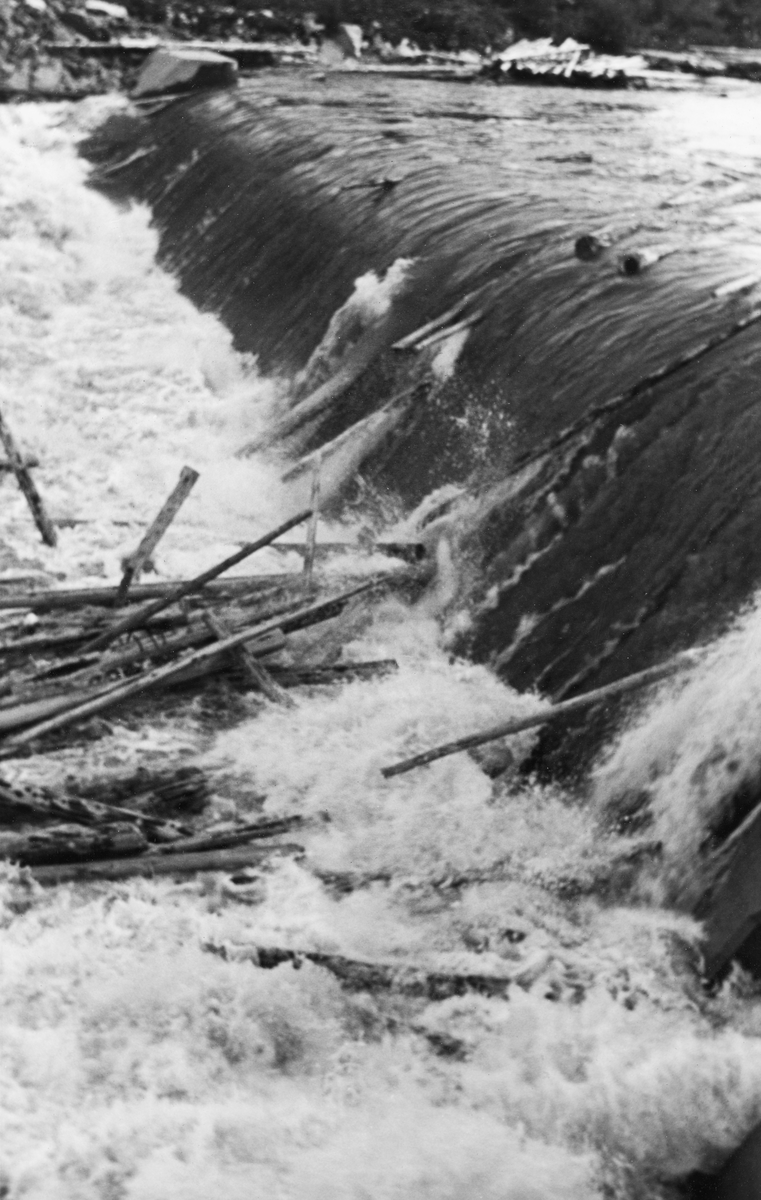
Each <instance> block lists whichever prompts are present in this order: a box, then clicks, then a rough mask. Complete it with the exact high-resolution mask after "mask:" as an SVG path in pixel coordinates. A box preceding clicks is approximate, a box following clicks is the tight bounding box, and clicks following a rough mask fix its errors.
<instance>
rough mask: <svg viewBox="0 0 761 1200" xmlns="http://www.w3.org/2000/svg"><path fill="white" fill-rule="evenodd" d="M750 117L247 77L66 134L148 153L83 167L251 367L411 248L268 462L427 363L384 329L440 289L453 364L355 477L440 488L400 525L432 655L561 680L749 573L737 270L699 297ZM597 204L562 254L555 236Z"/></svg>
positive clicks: (743, 197)
mask: <svg viewBox="0 0 761 1200" xmlns="http://www.w3.org/2000/svg"><path fill="white" fill-rule="evenodd" d="M759 115H761V92H760V91H758V90H757V89H755V88H754V87H753V86H752V85H747V86H746V85H739V84H738V85H733V86H732V88H731V90H730V91H729V92H728V93H726V94H722V92H721V91H720V90H719V89H718V88H717V87H715V86H714V85H713V84H707V85H705V86H700V87H698V86H696V87H695V88H693V89H691V90H686V91H677V92H657V93H656V92H638V91H634V92H626V93H608V94H601V93H592V92H590V93H584V92H579V91H575V90H573V91H572V90H568V91H564V90H562V89H543V88H521V87H502V88H499V87H496V86H494V85H491V84H470V85H463V84H455V83H432V82H428V81H411V80H398V79H393V80H389V79H383V78H381V77H377V76H372V75H363V74H350V73H346V74H334V75H328V76H327V77H325V78H323V79H320V78H318V77H315V76H314V75H312V74H310V73H305V72H288V71H272V72H263V73H261V74H259V75H257V76H256V77H255V78H254V79H249V80H246V81H245V82H244V83H243V84H242V85H241V87H240V88H239V89H238V90H237V91H234V92H225V93H217V94H210V95H208V96H198V97H195V98H189V99H186V100H183V101H181V102H179V103H176V104H174V105H171V106H170V107H168V108H166V109H165V110H163V111H161V112H159V113H157V114H155V115H153V116H151V117H141V118H140V119H139V120H138V121H135V122H125V121H123V120H120V121H118V122H113V121H112V122H111V124H110V126H109V128H108V129H106V130H104V132H103V134H102V135H101V136H100V137H98V138H95V139H93V140H92V141H91V142H90V144H89V147H88V153H89V154H90V156H91V157H92V158H93V159H94V160H95V161H96V162H97V163H99V164H100V166H101V169H102V166H103V164H104V163H106V164H107V163H109V162H111V163H116V162H120V161H123V160H124V159H126V156H127V155H129V154H132V153H133V152H134V150H135V149H136V148H140V149H143V150H148V151H149V153H147V154H145V155H144V156H143V157H142V158H139V159H136V160H135V162H134V163H133V164H131V165H128V166H125V167H124V168H122V169H121V170H119V171H118V172H117V173H116V174H115V175H113V176H110V177H109V179H110V180H111V183H110V186H113V181H114V180H118V183H119V188H120V189H123V190H127V191H128V192H129V193H130V194H132V195H134V196H136V197H138V198H140V199H142V200H144V201H147V202H148V203H149V204H150V205H151V207H152V211H153V214H154V220H155V223H156V226H157V228H158V231H159V234H160V257H161V261H162V262H163V264H164V265H165V266H167V267H169V268H170V269H171V270H173V271H174V272H175V273H176V274H177V276H178V277H179V279H180V281H181V284H182V287H183V289H184V290H185V291H186V292H187V294H188V295H189V296H190V297H191V298H192V299H193V300H194V301H195V302H196V303H197V304H199V305H200V306H201V307H205V308H210V309H212V310H214V311H215V312H217V313H219V314H220V315H221V317H222V318H223V319H224V321H225V322H226V323H227V324H228V326H229V327H230V328H231V330H232V331H233V333H234V336H235V340H236V344H237V346H238V348H239V349H241V350H247V351H254V352H256V353H257V354H258V355H259V361H260V365H261V367H262V369H263V370H264V371H265V372H275V373H278V374H283V375H293V374H294V373H295V372H297V371H299V370H302V369H303V368H304V366H305V364H306V363H307V361H308V360H309V358H310V355H311V354H312V353H313V352H314V351H315V348H316V347H317V346H318V345H319V344H320V342H321V340H322V339H324V337H325V334H326V331H327V330H328V327H329V325H330V322H331V318H333V316H334V314H335V313H336V312H337V310H339V309H341V307H342V306H344V305H346V304H347V301H349V300H350V297H351V296H352V293H353V290H354V284H355V281H356V280H357V278H358V277H360V276H363V275H365V274H366V273H367V272H369V271H374V272H375V273H376V274H377V275H378V276H379V277H381V278H382V277H383V276H384V273H385V272H387V271H388V270H389V268H391V267H392V265H393V264H394V263H395V262H397V261H398V260H399V259H409V260H412V265H411V266H410V267H409V268H408V271H407V274H406V277H405V282H404V284H403V285H402V286H401V287H400V288H399V289H398V290H397V292H396V294H395V296H394V298H393V301H392V303H391V305H390V308H389V309H388V311H387V312H386V313H385V315H383V316H382V317H380V318H379V319H377V320H375V321H370V322H369V323H368V322H365V323H364V324H362V323H361V322H360V324H359V325H357V323H356V322H355V323H354V326H351V322H349V323H348V324H347V330H349V331H348V332H347V331H346V330H345V331H344V335H343V336H344V344H343V345H342V344H341V336H340V335H339V336H338V337H337V338H336V337H334V338H333V340H332V343H331V346H330V347H329V349H330V355H329V356H328V357H329V358H330V363H331V364H332V367H331V369H333V368H336V366H338V367H340V366H344V367H345V368H346V369H347V372H348V376H349V377H351V378H353V380H354V381H353V382H352V383H351V385H350V386H348V387H345V388H344V389H343V390H342V391H341V392H340V394H337V395H336V396H335V398H334V399H333V401H332V402H331V403H330V404H329V405H326V406H325V407H324V408H323V409H322V410H321V411H320V413H319V415H318V416H317V417H316V418H313V419H311V420H309V421H305V422H303V423H302V424H301V425H300V426H299V428H298V430H296V432H295V433H293V434H292V435H291V436H290V437H289V439H288V441H287V443H286V444H287V446H288V447H289V448H290V451H291V452H292V453H293V454H297V453H302V452H304V451H305V450H310V449H313V448H315V447H317V446H319V445H321V444H325V443H328V442H330V441H331V439H333V438H335V437H336V436H337V435H339V434H341V433H342V432H344V431H346V430H348V429H350V428H351V427H353V426H355V425H356V423H357V422H359V421H360V420H362V419H363V418H366V417H368V416H369V415H370V414H373V413H376V412H378V411H379V409H381V407H382V406H383V405H384V404H385V403H386V402H387V401H388V400H389V398H390V397H393V396H395V395H396V394H397V393H399V392H400V391H403V390H404V389H405V388H408V387H410V386H411V385H413V384H415V383H416V382H420V381H421V380H423V381H424V380H426V379H429V378H430V377H431V370H432V362H433V359H434V357H435V355H436V354H437V353H438V352H439V351H440V350H441V349H442V346H443V343H441V342H439V343H437V344H436V345H435V346H434V347H432V348H431V349H430V350H428V351H425V352H423V353H421V354H415V353H406V354H405V353H400V352H398V351H394V350H392V349H391V348H390V347H391V344H392V343H393V342H394V341H396V340H397V339H399V338H401V337H403V336H404V335H406V334H409V333H410V332H411V331H413V330H415V329H416V328H418V327H419V326H420V325H422V324H423V323H424V322H426V321H429V320H431V319H432V318H435V317H436V316H438V315H440V314H442V313H443V312H445V311H446V310H447V309H449V308H451V307H452V306H456V305H457V304H458V303H459V302H460V301H462V300H463V298H466V297H470V298H469V299H467V301H466V303H465V305H464V308H463V311H462V313H460V314H459V316H455V317H453V318H452V322H453V323H454V322H456V321H457V320H458V319H460V317H462V315H463V313H464V314H465V316H468V315H470V316H480V320H478V321H477V322H476V323H474V324H473V325H472V326H471V327H470V328H469V330H468V332H467V335H466V333H465V332H462V334H461V337H460V341H458V342H456V343H455V342H454V341H452V342H451V349H452V361H453V363H454V364H455V365H454V370H453V373H452V374H451V375H450V377H449V378H447V379H444V378H442V377H441V376H442V375H443V374H446V372H445V371H443V370H441V369H439V370H438V373H437V372H436V371H435V370H434V376H435V386H434V387H433V388H430V389H428V390H426V389H425V388H424V389H423V390H418V391H417V392H415V393H413V395H412V397H411V398H410V399H406V400H404V401H403V402H402V403H401V406H400V408H399V410H398V412H397V413H396V415H395V417H394V421H393V423H392V424H393V428H392V429H391V431H390V432H389V433H388V435H387V436H385V437H384V438H383V440H382V441H381V442H380V443H378V439H375V441H373V442H372V443H370V442H368V443H367V449H366V452H364V451H363V452H362V453H361V454H360V457H361V458H363V459H364V461H363V462H362V466H361V470H362V476H363V479H364V482H365V485H366V487H367V488H370V489H371V490H373V489H374V491H375V492H376V494H379V495H381V496H386V497H394V498H396V500H397V501H398V505H399V506H401V507H402V508H403V509H406V510H411V509H412V508H413V507H414V506H415V505H417V504H418V503H419V502H420V501H422V500H423V499H424V498H425V497H426V496H428V495H429V494H430V493H431V492H433V491H434V490H435V489H438V488H442V487H444V485H456V486H457V488H458V489H459V497H458V498H455V499H454V500H449V501H448V502H447V504H446V505H442V506H441V508H440V511H439V514H438V516H437V518H436V520H434V521H431V522H430V523H429V525H428V532H429V534H430V536H431V537H432V538H433V537H434V536H438V535H439V534H441V533H446V535H447V536H448V538H449V540H450V542H451V543H452V545H453V549H454V558H455V563H456V564H457V566H458V569H459V575H458V595H457V601H456V604H457V605H459V606H462V605H463V604H464V605H466V606H467V607H468V609H469V612H470V614H471V616H472V618H473V619H472V623H471V624H470V626H469V629H468V631H467V633H465V634H463V635H462V639H461V647H462V648H463V649H464V650H466V651H467V652H468V653H470V654H472V655H474V656H476V657H477V658H479V659H484V660H489V661H492V662H493V663H494V664H495V665H496V666H497V668H498V669H499V670H500V672H501V673H503V675H504V676H505V677H506V678H507V679H509V681H510V682H511V683H513V684H515V685H517V686H519V687H521V688H525V687H528V686H537V687H539V688H541V689H542V690H545V691H547V692H549V693H552V694H555V695H565V694H568V693H570V692H572V691H574V690H580V689H582V688H585V687H587V686H590V685H592V684H597V683H602V682H605V681H606V680H607V679H610V678H615V677H618V676H620V675H622V674H624V673H625V672H626V671H629V670H634V669H638V668H640V667H643V666H646V665H648V664H649V663H651V662H654V661H657V660H658V659H660V658H661V657H663V656H664V655H665V654H667V653H669V652H670V651H671V650H672V649H674V648H677V647H681V646H685V645H690V644H693V643H694V642H695V641H696V640H698V639H700V638H701V637H703V636H705V635H706V634H708V633H710V632H713V631H714V630H715V629H716V628H717V626H718V625H719V624H720V623H721V621H722V620H724V619H726V617H727V615H728V614H730V613H733V612H734V611H736V610H737V608H738V606H740V605H741V604H742V603H743V602H744V601H745V600H746V599H747V598H748V597H749V596H750V594H751V593H752V591H753V590H754V588H755V586H756V584H757V581H758V578H759V575H760V574H761V538H760V537H759V530H760V529H761V453H760V451H761V405H760V404H759V400H760V399H761V323H758V322H757V321H756V316H757V314H758V313H759V312H761V309H759V307H758V305H759V301H760V300H761V288H759V289H755V288H754V287H753V286H752V283H748V285H747V286H746V287H743V288H741V289H739V290H734V291H729V292H728V293H725V294H722V295H718V296H717V295H716V294H715V292H716V289H717V288H719V289H720V288H721V287H722V285H725V284H727V283H729V282H731V281H733V280H737V279H739V278H741V277H745V276H749V275H750V276H753V275H754V274H756V273H757V274H758V276H759V279H760V280H761V178H760V177H759V168H760V167H761V146H760V145H759V143H758V138H757V136H756V134H755V129H756V128H757V127H758V119H759ZM384 180H386V181H388V182H387V183H385V184H384V183H383V181H384ZM608 226H612V241H613V244H612V245H611V247H610V249H609V250H608V251H607V252H606V253H604V254H603V255H602V256H601V257H600V258H599V259H597V260H595V261H592V262H582V261H580V260H579V259H578V258H577V257H576V256H575V254H574V241H575V239H576V237H577V236H578V235H579V234H581V233H584V232H588V231H591V230H599V229H601V228H603V227H608ZM654 246H656V247H659V248H660V251H661V253H662V254H663V256H662V257H661V258H660V259H659V261H657V262H656V263H655V264H654V265H652V266H651V267H650V268H649V269H648V270H646V271H644V272H642V273H641V274H639V275H636V276H632V277H629V276H625V275H623V274H622V273H621V272H620V270H619V259H620V257H621V255H622V254H624V253H625V252H627V251H633V250H637V249H642V248H648V247H654ZM664 251H665V252H666V253H665V254H664ZM474 292H475V293H476V294H475V295H474V296H471V295H470V294H471V293H474ZM466 336H467V340H466V341H465V342H464V345H462V346H461V345H460V343H461V341H462V339H463V338H465V337H466ZM453 337H454V334H453ZM458 349H459V355H458V354H457V353H456V351H457V350H458ZM455 360H456V362H455ZM324 377H325V371H324V370H323V375H322V376H320V374H319V371H317V373H316V374H315V372H314V371H313V372H312V374H311V376H310V384H309V385H306V384H304V383H302V386H301V390H300V391H299V389H298V388H295V389H294V393H293V399H294V402H296V401H298V400H299V399H302V398H303V396H304V394H305V393H308V392H309V391H310V390H313V388H312V386H311V385H312V384H315V385H316V384H319V383H320V382H321V381H322V380H323V379H324ZM363 429H364V426H357V431H358V436H357V441H358V444H360V445H361V436H360V434H361V432H362V430H363ZM346 486H347V488H348V489H349V492H350V491H351V487H352V486H353V485H352V484H351V483H350V482H349V481H347V485H346Z"/></svg>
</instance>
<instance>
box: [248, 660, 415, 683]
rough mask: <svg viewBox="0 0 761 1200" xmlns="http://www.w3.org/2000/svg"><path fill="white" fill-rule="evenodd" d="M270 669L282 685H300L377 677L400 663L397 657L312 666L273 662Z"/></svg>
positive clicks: (396, 668)
mask: <svg viewBox="0 0 761 1200" xmlns="http://www.w3.org/2000/svg"><path fill="white" fill-rule="evenodd" d="M268 669H269V673H270V675H271V676H272V677H273V678H275V679H276V680H277V682H278V683H279V684H281V686H283V687H298V686H299V685H300V684H304V685H317V684H330V683H339V682H341V681H342V680H344V679H376V678H378V677H379V676H383V675H391V674H393V672H394V671H398V670H399V663H398V662H397V661H396V659H395V658H379V659H376V660H375V661H371V662H356V663H334V664H332V665H331V666H322V665H321V664H319V663H318V664H316V665H315V666H311V667H281V666H278V665H276V664H273V665H272V666H271V667H269V668H268Z"/></svg>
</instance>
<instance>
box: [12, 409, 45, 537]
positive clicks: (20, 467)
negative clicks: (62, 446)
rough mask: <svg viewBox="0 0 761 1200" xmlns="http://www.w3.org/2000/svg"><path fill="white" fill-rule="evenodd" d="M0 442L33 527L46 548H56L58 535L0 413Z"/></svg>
mask: <svg viewBox="0 0 761 1200" xmlns="http://www.w3.org/2000/svg"><path fill="white" fill-rule="evenodd" d="M0 440H1V441H2V443H3V446H4V447H5V453H6V454H7V455H8V462H9V464H10V466H11V470H12V471H13V473H14V475H15V476H16V479H17V481H18V485H19V487H20V488H21V491H22V492H23V495H24V498H25V500H26V502H27V504H28V505H29V511H30V512H31V514H32V516H33V518H34V523H35V525H36V526H37V528H38V529H39V531H40V536H41V537H42V540H43V542H44V543H45V545H46V546H56V545H57V544H58V534H57V533H56V531H55V527H54V525H53V522H52V521H51V520H50V517H49V516H48V514H47V513H46V511H45V506H44V504H43V503H42V497H41V495H40V493H39V492H38V491H37V487H36V485H35V482H34V480H33V479H32V476H31V475H30V474H29V468H28V467H27V466H26V465H25V463H24V460H23V458H22V457H21V454H20V453H19V450H18V447H17V446H16V441H15V439H14V437H13V434H12V433H11V431H10V429H9V428H8V424H7V422H6V420H5V417H4V416H3V414H2V413H0Z"/></svg>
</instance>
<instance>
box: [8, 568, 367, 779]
mask: <svg viewBox="0 0 761 1200" xmlns="http://www.w3.org/2000/svg"><path fill="white" fill-rule="evenodd" d="M376 584H377V581H370V582H369V583H364V584H361V585H360V586H359V587H356V588H353V589H352V590H351V591H349V592H344V593H343V594H342V595H339V596H335V597H333V598H332V599H330V600H324V601H321V602H319V603H317V604H311V605H308V606H307V607H306V608H303V609H301V610H300V611H298V612H296V613H293V614H292V615H291V616H289V617H286V618H280V617H273V618H272V619H271V620H270V621H265V622H263V623H261V624H256V625H252V626H250V627H248V628H246V629H243V630H241V631H239V632H237V633H233V634H230V635H229V637H226V638H223V639H222V640H221V641H217V642H214V643H212V644H211V645H210V646H204V647H203V648H202V649H201V650H195V651H192V652H190V653H188V654H186V655H184V656H183V657H182V658H180V659H179V660H177V661H176V662H170V663H167V664H166V665H165V666H161V667H155V668H154V669H153V670H150V671H145V672H143V673H142V674H141V675H139V676H137V678H135V679H131V680H128V681H127V682H124V683H117V684H115V685H112V686H111V687H109V688H107V689H104V690H102V691H101V692H99V693H98V694H97V695H95V696H91V697H89V698H88V699H86V700H84V701H80V699H79V698H78V697H74V698H73V699H70V700H69V707H68V708H67V709H66V710H65V711H62V712H59V713H58V714H57V715H55V716H52V717H50V718H49V719H48V720H44V721H41V722H40V723H39V724H36V725H32V726H31V728H29V729H26V730H25V731H24V732H23V733H17V734H15V735H13V736H12V737H9V738H6V739H5V742H4V743H3V745H2V748H1V750H0V757H10V756H11V755H12V754H13V752H14V751H15V749H16V748H17V747H18V746H22V745H27V744H28V743H29V742H33V741H35V740H36V739H37V738H39V737H42V735H43V734H47V733H51V732H53V730H56V729H62V728H64V727H65V726H67V725H71V724H72V723H73V722H75V721H79V720H81V719H82V718H83V717H90V716H94V715H95V714H96V713H100V712H104V711H105V710H106V709H108V708H112V707H113V706H114V705H115V704H122V703H123V702H124V701H126V700H131V699H133V697H135V696H139V695H142V694H144V693H145V692H147V691H149V690H151V689H153V688H157V687H163V686H167V685H168V684H170V683H173V682H174V683H177V682H178V681H180V680H183V681H184V679H187V678H188V677H189V675H188V672H191V674H192V673H193V672H194V671H196V669H198V668H200V669H203V666H204V665H205V664H206V663H208V662H209V661H210V660H212V659H214V658H216V657H217V656H219V655H224V654H226V653H227V652H228V651H229V650H235V649H236V648H237V647H238V646H242V645H244V644H245V643H246V642H249V641H252V640H254V639H255V638H260V637H264V636H265V635H267V634H270V633H272V632H274V631H275V630H276V629H280V630H281V631H282V632H284V633H285V632H289V631H292V630H295V629H302V628H304V627H305V626H307V625H310V624H313V623H316V622H319V621H325V620H328V619H329V618H330V617H332V616H335V615H337V613H338V612H340V611H341V610H342V609H343V607H344V606H345V605H346V604H348V602H349V601H350V600H352V599H354V597H356V596H358V595H361V594H362V593H365V592H367V591H369V590H370V589H371V588H373V587H375V586H376ZM2 715H3V714H2V713H0V717H2Z"/></svg>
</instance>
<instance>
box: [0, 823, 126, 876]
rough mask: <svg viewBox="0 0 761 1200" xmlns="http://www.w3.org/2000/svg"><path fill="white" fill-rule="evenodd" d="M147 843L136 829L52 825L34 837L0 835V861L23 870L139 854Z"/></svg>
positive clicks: (27, 834)
mask: <svg viewBox="0 0 761 1200" xmlns="http://www.w3.org/2000/svg"><path fill="white" fill-rule="evenodd" d="M147 849H148V839H147V838H146V837H145V834H143V833H142V832H141V831H140V829H138V827H137V826H136V825H133V824H131V823H130V822H126V821H117V822H114V824H112V825H97V826H86V825H52V826H49V827H48V828H46V829H41V830H36V831H35V832H33V833H5V832H3V833H0V858H7V859H9V860H10V861H11V862H17V863H21V865H22V866H42V865H43V864H46V863H66V862H78V861H81V860H88V861H89V860H90V859H94V858H116V857H120V856H121V855H130V854H142V853H143V851H145V850H147Z"/></svg>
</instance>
